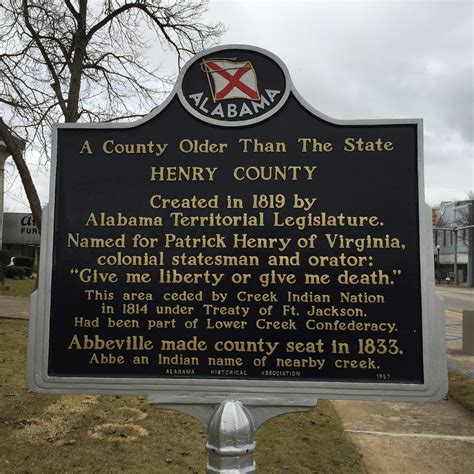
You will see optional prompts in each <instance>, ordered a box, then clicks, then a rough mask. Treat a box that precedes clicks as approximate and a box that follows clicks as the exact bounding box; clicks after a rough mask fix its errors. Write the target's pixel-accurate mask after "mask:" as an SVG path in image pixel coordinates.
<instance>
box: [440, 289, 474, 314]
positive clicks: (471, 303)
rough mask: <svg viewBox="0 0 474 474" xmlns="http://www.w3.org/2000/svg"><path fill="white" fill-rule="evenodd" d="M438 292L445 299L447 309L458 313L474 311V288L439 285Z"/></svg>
mask: <svg viewBox="0 0 474 474" xmlns="http://www.w3.org/2000/svg"><path fill="white" fill-rule="evenodd" d="M436 292H437V293H438V294H439V295H440V296H442V297H443V298H444V307H445V309H450V310H451V311H458V312H462V311H463V310H465V309H469V310H473V311H474V288H462V287H454V286H453V287H450V286H441V285H437V286H436Z"/></svg>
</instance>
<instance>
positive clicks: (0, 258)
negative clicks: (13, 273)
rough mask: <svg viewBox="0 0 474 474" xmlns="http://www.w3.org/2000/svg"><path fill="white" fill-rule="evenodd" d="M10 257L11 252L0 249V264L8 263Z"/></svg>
mask: <svg viewBox="0 0 474 474" xmlns="http://www.w3.org/2000/svg"><path fill="white" fill-rule="evenodd" d="M11 259H12V254H11V253H10V252H9V251H8V250H5V249H0V265H8V264H9V263H10V261H11Z"/></svg>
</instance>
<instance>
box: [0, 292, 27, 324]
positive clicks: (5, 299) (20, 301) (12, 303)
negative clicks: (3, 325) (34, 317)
mask: <svg viewBox="0 0 474 474" xmlns="http://www.w3.org/2000/svg"><path fill="white" fill-rule="evenodd" d="M29 317H30V298H29V297H28V298H21V297H18V296H4V295H0V318H8V319H29Z"/></svg>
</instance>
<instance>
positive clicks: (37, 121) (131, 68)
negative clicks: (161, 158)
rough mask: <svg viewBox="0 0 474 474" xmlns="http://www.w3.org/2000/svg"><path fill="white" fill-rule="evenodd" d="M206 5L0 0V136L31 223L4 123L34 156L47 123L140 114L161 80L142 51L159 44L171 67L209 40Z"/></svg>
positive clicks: (17, 155)
mask: <svg viewBox="0 0 474 474" xmlns="http://www.w3.org/2000/svg"><path fill="white" fill-rule="evenodd" d="M206 8H207V1H205V0H196V1H193V0H184V1H181V0H136V1H129V0H97V1H93V2H92V1H91V2H89V1H88V0H31V1H28V0H2V1H1V2H0V106H1V110H0V119H3V120H1V121H0V138H2V139H3V141H4V142H5V143H6V144H7V147H8V149H9V151H10V153H11V155H12V156H13V158H14V161H15V164H16V166H17V168H18V171H19V174H20V176H21V179H22V183H23V185H24V187H25V191H26V194H27V197H28V200H29V202H30V207H31V209H32V212H33V217H34V220H35V222H36V224H38V225H40V215H39V214H38V209H40V205H39V200H38V196H37V194H36V191H34V192H33V191H32V189H31V187H33V189H34V185H33V181H32V180H31V177H30V176H29V171H28V168H27V166H26V164H25V165H24V166H23V165H22V164H21V161H23V163H24V159H23V157H22V156H21V150H20V149H18V148H15V143H14V141H12V140H11V137H10V138H9V137H8V135H9V134H11V130H14V131H15V132H16V134H18V135H19V136H21V137H23V138H24V139H25V140H26V142H27V143H28V144H30V148H29V150H30V151H31V149H32V147H33V148H34V149H35V150H36V152H37V153H39V156H40V162H41V163H43V164H44V163H46V162H47V161H48V160H49V145H50V130H51V125H52V124H53V123H58V122H78V121H82V122H97V121H101V122H104V121H113V120H114V121H116V120H132V119H134V118H136V117H139V116H142V115H144V114H145V113H147V112H149V111H150V110H151V109H152V108H154V107H156V105H157V104H158V103H159V102H160V101H161V96H160V94H162V93H163V91H164V90H166V89H167V87H166V86H167V85H168V84H169V78H166V77H163V76H162V75H161V74H160V71H159V70H158V69H153V68H150V67H149V65H148V64H147V63H146V59H145V58H146V53H147V52H148V50H149V49H150V48H151V47H153V48H154V50H156V53H157V54H159V53H160V52H162V51H160V49H161V50H163V49H169V50H171V51H174V52H175V53H176V55H177V58H178V64H179V65H180V64H181V63H182V61H183V60H185V59H187V58H188V57H189V56H191V55H192V54H194V53H196V52H197V51H199V50H201V49H203V48H205V47H207V46H208V45H210V44H213V43H215V42H216V41H217V40H218V38H219V37H220V35H221V34H222V32H223V27H222V25H221V24H220V23H217V24H213V25H210V24H207V23H204V22H202V21H201V20H200V18H201V17H202V15H203V14H204V13H205V11H206ZM157 39H158V41H159V45H160V46H159V47H158V45H157V41H156V40H157ZM4 120H5V122H7V123H8V124H9V127H7V126H6V125H5V123H4ZM10 129H11V130H10ZM35 201H36V202H35Z"/></svg>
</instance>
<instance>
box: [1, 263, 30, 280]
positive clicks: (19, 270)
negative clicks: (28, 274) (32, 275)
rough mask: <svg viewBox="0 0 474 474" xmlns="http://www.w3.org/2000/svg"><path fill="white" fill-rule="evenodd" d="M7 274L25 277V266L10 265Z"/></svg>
mask: <svg viewBox="0 0 474 474" xmlns="http://www.w3.org/2000/svg"><path fill="white" fill-rule="evenodd" d="M5 276H6V277H7V278H24V277H25V270H24V268H23V267H17V266H15V265H10V266H8V267H7V268H6V271H5Z"/></svg>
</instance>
